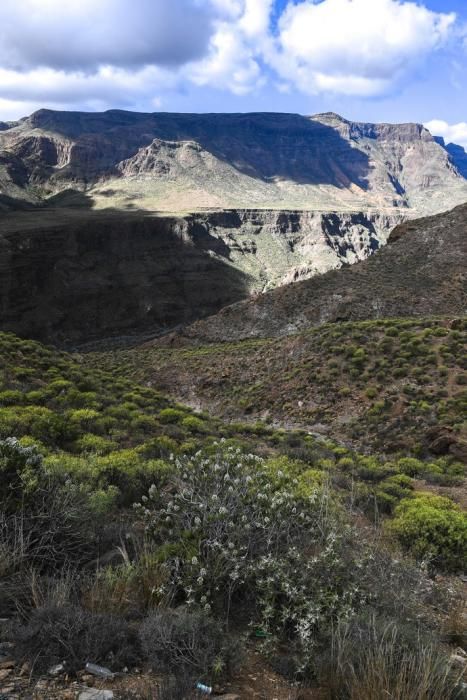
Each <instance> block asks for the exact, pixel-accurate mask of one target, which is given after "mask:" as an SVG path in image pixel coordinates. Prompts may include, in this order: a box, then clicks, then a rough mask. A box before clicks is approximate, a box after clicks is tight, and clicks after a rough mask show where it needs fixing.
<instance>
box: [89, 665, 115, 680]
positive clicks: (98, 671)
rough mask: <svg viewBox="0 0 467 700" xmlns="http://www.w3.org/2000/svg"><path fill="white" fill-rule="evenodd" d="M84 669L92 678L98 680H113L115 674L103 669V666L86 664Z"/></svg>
mask: <svg viewBox="0 0 467 700" xmlns="http://www.w3.org/2000/svg"><path fill="white" fill-rule="evenodd" d="M85 669H86V671H87V672H88V673H91V674H92V675H93V676H97V677H98V678H115V673H112V671H111V670H110V669H108V668H105V666H98V665H97V664H90V663H87V664H86V666H85Z"/></svg>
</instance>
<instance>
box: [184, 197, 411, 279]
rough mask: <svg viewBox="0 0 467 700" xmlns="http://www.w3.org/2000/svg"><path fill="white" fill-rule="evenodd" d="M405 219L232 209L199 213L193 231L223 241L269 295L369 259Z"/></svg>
mask: <svg viewBox="0 0 467 700" xmlns="http://www.w3.org/2000/svg"><path fill="white" fill-rule="evenodd" d="M402 218H403V217H402V216H400V215H397V214H394V215H383V214H376V213H374V214H371V213H360V212H358V213H357V212H333V213H329V214H323V213H320V212H309V211H282V212H279V211H275V210H251V209H246V210H245V209H244V210H228V211H223V212H210V213H206V214H201V213H200V214H195V215H193V216H192V217H190V219H189V220H190V222H191V224H192V226H193V229H194V230H201V229H204V230H206V231H209V232H210V233H211V234H212V235H213V236H215V237H216V238H219V239H220V240H222V241H223V242H224V244H225V246H226V249H227V250H228V257H229V260H230V261H231V262H232V263H233V264H234V265H235V267H238V268H239V269H241V270H242V271H243V272H245V273H247V274H248V275H249V276H250V278H251V280H252V282H251V283H252V290H254V291H264V290H266V289H270V288H272V287H276V286H278V285H283V284H288V283H289V282H293V281H296V280H298V279H301V278H307V277H311V276H313V275H316V274H321V273H323V272H326V271H327V270H330V269H335V268H339V267H342V265H346V264H352V263H354V262H357V261H358V260H364V259H366V258H367V257H368V256H369V255H371V254H372V253H373V252H374V251H375V250H377V249H378V247H379V246H380V245H381V244H382V243H383V242H385V241H386V239H387V236H388V235H389V232H390V231H391V230H392V228H394V226H395V225H396V224H397V223H400V221H401V220H402Z"/></svg>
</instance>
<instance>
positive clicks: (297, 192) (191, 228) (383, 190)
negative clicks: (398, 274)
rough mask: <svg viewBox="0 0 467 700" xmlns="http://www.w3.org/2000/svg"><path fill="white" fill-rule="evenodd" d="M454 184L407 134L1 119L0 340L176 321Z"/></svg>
mask: <svg viewBox="0 0 467 700" xmlns="http://www.w3.org/2000/svg"><path fill="white" fill-rule="evenodd" d="M449 148H450V150H449ZM462 172H464V170H463V164H462V159H461V158H460V155H459V153H457V152H456V153H454V151H453V150H452V148H451V147H445V145H444V143H441V141H440V140H439V139H434V138H433V137H432V136H431V134H430V133H429V132H428V131H427V130H426V129H424V128H423V127H422V126H420V125H417V124H401V125H389V124H379V125H378V124H364V123H354V122H350V121H347V120H345V119H343V118H341V117H339V116H338V115H335V114H332V113H331V114H322V115H316V116H314V117H303V116H300V115H293V114H269V113H268V114H165V113H156V114H137V113H131V112H121V111H109V112H105V113H103V114H97V113H96V114H94V113H73V112H53V111H50V110H41V111H39V112H36V113H34V114H33V115H31V116H30V117H27V118H25V119H23V120H21V121H19V122H16V123H10V122H8V123H2V124H1V125H0V245H1V246H2V251H3V257H2V261H1V270H0V289H1V299H0V308H1V313H0V328H4V329H5V328H6V329H10V330H15V331H16V332H18V333H21V334H23V333H24V334H28V335H33V336H35V337H39V338H41V339H47V340H54V339H58V340H60V341H64V340H66V339H68V340H70V341H72V342H74V341H75V340H76V341H81V340H87V339H89V338H91V337H93V336H95V337H99V336H100V337H103V336H106V335H113V334H118V333H126V332H130V331H133V330H146V329H149V328H151V329H152V332H154V333H157V332H158V331H162V330H163V329H168V328H171V327H173V326H177V325H179V324H183V323H188V322H191V321H193V320H195V319H196V318H202V317H204V316H206V315H209V314H212V313H214V312H216V311H218V310H219V308H221V307H222V306H223V305H226V304H230V303H232V302H234V301H237V300H240V299H243V298H245V297H247V296H248V295H250V294H252V293H258V292H263V291H266V290H268V289H271V288H273V287H276V286H280V285H284V284H287V283H289V282H294V281H297V280H302V279H307V278H310V277H313V276H314V275H317V274H320V273H325V272H327V271H329V270H333V269H336V268H339V267H342V266H343V265H346V264H352V263H358V262H359V261H362V260H365V259H366V258H368V257H369V256H370V255H371V254H372V253H374V252H375V251H376V250H378V249H379V248H380V247H381V246H382V245H384V244H385V243H386V240H387V238H388V235H389V233H390V231H391V229H392V228H393V227H394V226H396V225H397V224H399V223H401V222H403V221H406V220H408V219H411V218H413V217H414V216H416V215H417V214H418V213H420V212H422V213H431V212H438V211H441V210H443V209H446V208H448V207H449V206H450V205H454V204H457V203H458V202H464V201H467V180H466V179H465V178H464V177H463V175H462ZM31 208H34V214H33V213H29V211H28V210H30V209H31ZM155 211H158V212H159V215H158V216H155V215H154V212H155ZM161 212H164V215H163V216H162V215H161V214H160V213H161ZM414 262H415V261H414ZM371 303H374V302H373V301H372V302H371ZM295 313H296V312H295V310H294V309H292V310H291V314H290V315H291V316H292V317H293V316H294V314H295ZM279 323H280V322H279Z"/></svg>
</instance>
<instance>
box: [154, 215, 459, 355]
mask: <svg viewBox="0 0 467 700" xmlns="http://www.w3.org/2000/svg"><path fill="white" fill-rule="evenodd" d="M466 233H467V205H463V206H460V207H456V208H455V209H453V210H452V211H451V212H448V213H445V214H439V215H437V216H433V217H427V218H423V219H419V220H416V221H408V222H405V223H402V224H400V225H399V226H397V227H396V228H395V229H394V231H393V232H392V233H391V235H390V237H389V241H388V244H387V245H386V246H385V247H383V248H382V249H381V250H379V251H378V252H376V254H375V255H372V256H371V257H370V258H369V259H367V260H364V261H362V262H359V263H357V264H356V265H352V266H349V267H345V268H343V269H341V270H331V271H329V272H327V273H326V274H324V275H318V276H315V277H313V278H312V279H308V280H303V281H299V282H297V283H296V284H290V285H287V286H283V287H279V288H278V289H273V290H271V291H268V292H267V293H266V294H262V295H258V296H256V297H254V298H252V299H248V300H246V301H242V302H239V303H236V304H233V305H232V306H229V307H227V308H225V309H222V310H221V311H220V312H219V313H217V314H216V315H214V316H212V317H210V318H207V319H205V320H202V321H198V322H196V323H195V324H193V325H192V326H190V327H188V328H186V329H184V330H182V331H181V332H180V333H179V334H178V337H171V338H167V339H166V341H164V342H175V343H185V342H187V343H200V342H201V343H204V342H219V341H226V340H240V339H243V338H252V337H272V336H285V335H290V334H293V333H296V332H298V331H300V330H301V329H304V328H307V327H309V326H313V325H318V324H321V323H329V322H338V321H359V320H364V319H377V318H391V317H400V316H407V317H410V316H415V317H416V316H431V315H432V316H463V315H464V314H465V313H466V310H467V276H466V269H465V259H466V256H467V236H466ZM161 342H162V341H161Z"/></svg>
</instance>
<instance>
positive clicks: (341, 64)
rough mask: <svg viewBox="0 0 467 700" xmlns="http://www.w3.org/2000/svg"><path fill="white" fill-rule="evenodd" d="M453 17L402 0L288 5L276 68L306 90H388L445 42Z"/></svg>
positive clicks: (331, 0) (326, 0)
mask: <svg viewBox="0 0 467 700" xmlns="http://www.w3.org/2000/svg"><path fill="white" fill-rule="evenodd" d="M454 21H455V14H452V13H451V14H444V13H437V12H432V11H430V10H428V9H427V8H426V7H423V6H422V5H420V4H418V3H415V2H400V1H399V0H323V1H322V2H319V3H316V2H313V0H305V1H304V2H300V3H298V4H294V3H289V5H288V7H287V9H286V11H285V12H284V14H283V16H282V17H281V19H280V22H279V38H278V41H279V48H280V52H279V54H278V55H277V56H276V58H275V66H276V69H277V70H278V71H279V72H280V73H281V74H282V76H283V77H284V78H287V79H289V80H290V81H291V82H292V83H293V84H295V86H296V87H298V88H299V89H300V90H302V91H304V92H307V93H311V94H313V93H318V92H336V93H340V94H344V95H345V94H347V95H360V96H371V95H379V94H383V93H385V92H387V91H389V90H390V89H391V88H392V87H393V86H394V85H396V84H397V82H398V81H399V80H400V79H401V77H402V76H404V75H405V74H406V73H407V72H408V71H409V70H410V69H411V68H412V67H413V66H414V65H415V64H416V63H417V62H418V61H419V60H420V59H421V58H423V57H424V56H426V55H427V54H428V53H430V52H431V51H433V50H435V49H436V48H438V47H439V46H441V45H442V44H443V43H444V42H445V41H446V39H447V37H448V35H449V32H450V29H451V27H452V25H453V23H454Z"/></svg>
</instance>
